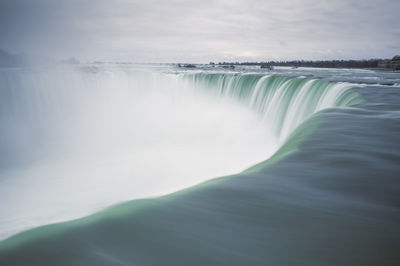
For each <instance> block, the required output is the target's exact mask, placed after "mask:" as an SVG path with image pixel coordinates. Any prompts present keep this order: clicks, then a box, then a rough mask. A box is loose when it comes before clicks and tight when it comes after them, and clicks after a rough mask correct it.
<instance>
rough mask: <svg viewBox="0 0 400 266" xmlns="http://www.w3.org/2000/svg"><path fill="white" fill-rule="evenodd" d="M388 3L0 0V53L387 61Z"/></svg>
mask: <svg viewBox="0 0 400 266" xmlns="http://www.w3.org/2000/svg"><path fill="white" fill-rule="evenodd" d="M398 10H400V1H398V0H364V1H358V0H336V1H327V0H319V1H318V0H280V1H271V0H247V1H244V0H235V1H228V0H214V1H211V0H203V1H187V0H186V1H183V0H169V1H156V0H147V1H136V0H132V1H129V0H113V1H107V0H97V1H94V0H82V1H78V0H36V1H31V0H2V1H1V2H0V36H1V39H0V47H2V48H5V49H7V50H9V51H12V52H24V53H33V54H41V55H48V56H54V57H68V56H71V55H74V56H77V57H79V58H81V59H83V60H96V59H99V60H125V61H127V60H131V61H153V62H156V61H158V62H171V61H197V62H207V61H208V60H265V59H300V58H303V59H331V58H371V57H391V56H392V55H394V54H396V53H399V52H400V51H398V45H397V44H398V43H400V30H399V29H400V24H399V20H398Z"/></svg>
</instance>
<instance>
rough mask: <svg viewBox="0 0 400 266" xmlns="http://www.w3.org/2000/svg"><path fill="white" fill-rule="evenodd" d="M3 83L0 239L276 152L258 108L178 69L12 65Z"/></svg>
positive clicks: (215, 174) (238, 167)
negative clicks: (187, 78) (183, 80)
mask: <svg viewBox="0 0 400 266" xmlns="http://www.w3.org/2000/svg"><path fill="white" fill-rule="evenodd" d="M0 82H1V92H2V97H1V117H0V120H1V127H2V130H1V133H0V134H1V139H0V142H1V146H0V147H1V153H0V154H1V155H2V157H1V165H2V168H1V172H0V201H1V202H2V204H1V205H0V238H5V237H7V236H10V235H12V234H15V233H17V232H19V231H21V230H25V229H28V228H32V227H36V226H40V225H43V224H49V223H54V222H59V221H65V220H70V219H74V218H78V217H82V216H85V215H88V214H90V213H93V212H96V211H99V210H101V209H102V208H104V207H106V206H109V205H112V204H115V203H117V202H121V201H126V200H131V199H136V198H143V197H151V196H158V195H162V194H166V193H170V192H173V191H176V190H179V189H182V188H185V187H188V186H191V185H194V184H197V183H199V182H202V181H204V180H207V179H210V178H213V177H218V176H223V175H228V174H234V173H237V172H239V171H241V170H243V169H245V168H247V167H249V166H251V165H252V164H254V163H257V162H259V161H261V160H264V159H265V158H267V157H269V156H270V155H271V154H272V153H273V152H274V151H275V150H276V149H277V144H276V141H275V140H274V138H273V137H272V135H271V133H270V131H269V129H268V128H267V127H265V126H264V125H263V123H262V120H261V119H260V117H258V116H257V115H256V114H255V113H253V112H251V111H250V110H248V109H247V108H245V107H244V106H240V105H237V104H236V103H234V102H233V101H224V102H221V100H220V99H216V98H213V97H209V96H208V95H206V94H204V93H202V92H196V91H194V90H193V89H191V88H190V87H188V86H184V87H183V86H180V85H179V80H178V79H177V76H176V75H166V74H160V73H154V72H146V71H137V70H135V71H130V70H122V69H106V70H102V71H100V72H98V73H88V72H83V71H79V70H70V69H64V70H52V71H49V70H45V71H41V70H36V71H33V70H16V71H7V72H2V73H1V81H0Z"/></svg>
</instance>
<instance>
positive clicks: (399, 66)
mask: <svg viewBox="0 0 400 266" xmlns="http://www.w3.org/2000/svg"><path fill="white" fill-rule="evenodd" d="M378 68H391V69H393V70H400V55H396V56H395V57H393V58H392V60H382V61H379V62H378Z"/></svg>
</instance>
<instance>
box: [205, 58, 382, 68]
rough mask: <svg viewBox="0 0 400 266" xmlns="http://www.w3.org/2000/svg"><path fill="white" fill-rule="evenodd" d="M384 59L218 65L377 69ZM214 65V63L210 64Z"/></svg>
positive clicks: (228, 63)
mask: <svg viewBox="0 0 400 266" xmlns="http://www.w3.org/2000/svg"><path fill="white" fill-rule="evenodd" d="M382 60H383V59H369V60H317V61H305V60H295V61H266V62H219V63H217V64H218V65H245V66H253V65H258V66H264V67H269V66H290V67H320V68H376V67H378V63H379V62H381V61H382ZM210 64H212V62H211V63H210Z"/></svg>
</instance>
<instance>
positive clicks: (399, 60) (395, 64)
mask: <svg viewBox="0 0 400 266" xmlns="http://www.w3.org/2000/svg"><path fill="white" fill-rule="evenodd" d="M391 67H392V68H393V69H394V70H400V55H396V56H395V57H393V58H392V61H391Z"/></svg>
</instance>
